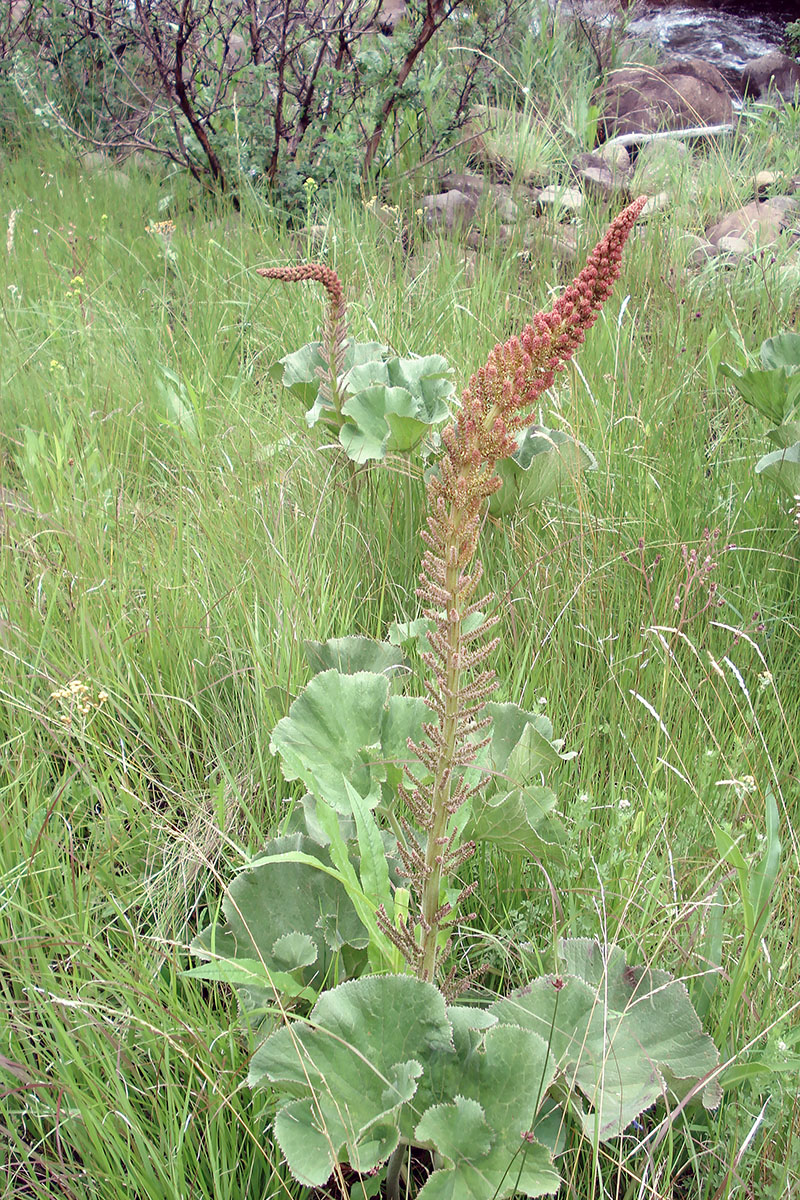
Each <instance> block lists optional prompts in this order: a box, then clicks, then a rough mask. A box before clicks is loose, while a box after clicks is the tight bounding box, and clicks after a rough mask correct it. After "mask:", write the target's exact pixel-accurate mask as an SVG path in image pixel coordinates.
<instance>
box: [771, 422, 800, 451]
mask: <svg viewBox="0 0 800 1200" xmlns="http://www.w3.org/2000/svg"><path fill="white" fill-rule="evenodd" d="M767 437H768V438H769V440H770V441H771V442H772V444H773V445H774V446H780V448H781V449H782V450H788V448H789V446H793V445H794V444H795V442H800V421H784V423H783V424H782V425H779V426H778V427H777V429H770V430H769V431H768V433H767Z"/></svg>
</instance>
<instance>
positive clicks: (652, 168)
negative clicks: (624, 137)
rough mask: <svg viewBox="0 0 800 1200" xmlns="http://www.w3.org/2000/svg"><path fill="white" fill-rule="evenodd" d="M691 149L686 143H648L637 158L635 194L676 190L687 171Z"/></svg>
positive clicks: (671, 141)
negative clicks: (677, 184)
mask: <svg viewBox="0 0 800 1200" xmlns="http://www.w3.org/2000/svg"><path fill="white" fill-rule="evenodd" d="M688 158H689V149H688V147H687V145H686V143H685V142H681V141H673V140H672V139H671V138H670V139H665V140H664V141H655V142H646V143H645V144H644V145H643V146H642V148H641V150H640V151H639V153H638V155H637V157H636V167H635V170H634V173H633V178H634V184H633V189H634V191H635V192H637V193H638V192H640V191H641V192H662V191H665V190H666V191H668V190H670V188H672V189H674V187H675V185H676V183H677V182H678V180H680V178H681V177H682V175H683V173H684V171H685V170H686V165H687V162H688Z"/></svg>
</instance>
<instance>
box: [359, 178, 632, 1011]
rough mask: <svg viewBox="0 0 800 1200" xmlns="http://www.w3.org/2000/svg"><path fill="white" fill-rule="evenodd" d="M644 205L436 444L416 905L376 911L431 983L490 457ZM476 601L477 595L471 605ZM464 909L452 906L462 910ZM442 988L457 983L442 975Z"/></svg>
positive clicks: (474, 723) (472, 750) (462, 747)
mask: <svg viewBox="0 0 800 1200" xmlns="http://www.w3.org/2000/svg"><path fill="white" fill-rule="evenodd" d="M644 203H645V197H640V198H639V199H638V200H636V201H635V202H634V203H633V204H631V205H629V206H628V208H626V209H624V210H623V212H621V213H620V214H619V216H618V217H617V218H616V219H615V220H614V221H613V222H612V224H611V225H610V226H609V228H608V230H607V232H606V234H605V236H604V237H603V238H602V240H601V241H600V242H599V243H598V245H597V246H596V247H595V249H594V250H593V252H592V254H591V256H590V257H589V261H588V262H587V264H586V266H585V267H584V269H583V270H582V271H581V273H580V275H578V277H577V278H576V279H575V280H574V282H573V283H572V284H571V285H570V286H569V287H568V288H567V289H566V291H565V292H564V294H563V295H562V296H561V297H560V299H558V300H557V301H556V303H555V304H554V305H553V307H552V308H551V310H550V311H549V312H546V313H537V314H536V315H535V316H534V318H533V320H532V321H531V323H530V325H526V326H525V328H524V329H523V330H522V332H521V334H520V335H519V336H518V337H513V338H511V339H510V340H509V341H507V342H504V343H502V344H498V345H497V346H495V347H494V349H493V350H492V351H491V353H490V354H489V358H488V361H487V363H486V365H485V366H483V367H481V368H480V369H479V370H478V371H477V372H476V374H475V375H473V376H472V378H471V379H470V381H469V384H468V386H467V387H466V388H465V389H464V392H463V395H462V399H461V406H460V408H459V410H458V414H457V416H456V418H455V420H454V421H453V423H452V424H451V425H449V426H448V427H447V428H446V429H445V431H444V433H443V434H442V441H443V443H444V454H443V456H442V459H441V461H440V463H439V466H438V472H437V473H436V474H434V475H433V476H432V477H431V479H430V481H429V483H428V521H427V529H426V530H425V531H424V532H423V534H422V537H423V540H424V542H425V545H426V551H425V554H424V556H423V561H422V570H421V574H420V586H419V588H418V589H417V595H418V596H419V597H420V599H421V600H422V602H423V605H424V609H423V611H424V613H425V615H426V616H427V617H429V618H431V619H432V620H433V622H434V624H435V628H434V630H433V631H432V632H431V633H430V634H429V635H428V636H429V640H430V645H431V650H430V651H429V652H428V653H426V654H423V656H422V657H423V659H424V661H425V664H426V666H427V667H428V670H429V673H430V678H429V679H428V680H426V683H425V687H426V689H427V692H428V702H429V704H430V706H431V707H432V709H433V711H434V713H435V720H433V721H431V722H430V723H428V724H426V725H425V726H424V738H423V740H422V742H421V743H420V744H419V745H417V744H414V743H409V750H410V751H411V754H412V755H413V756H414V757H415V758H417V759H418V760H419V761H421V762H422V763H423V764H424V766H425V767H426V768H427V775H428V778H429V782H426V783H423V784H420V783H419V781H418V780H417V779H416V778H415V777H414V775H413V774H412V773H411V771H409V772H408V781H409V782H408V788H407V789H406V791H405V792H404V795H405V799H406V803H407V804H408V807H409V810H410V812H411V815H412V816H413V818H414V820H415V822H416V824H417V826H418V827H419V829H420V831H421V832H422V834H423V836H422V837H421V838H420V837H419V836H418V835H417V834H416V833H415V831H414V830H413V829H412V827H411V826H410V824H408V823H406V824H405V825H404V831H405V834H406V840H405V843H404V844H401V845H400V855H401V858H402V861H403V867H404V870H405V873H406V875H407V877H408V879H409V884H410V888H411V890H412V892H413V894H414V898H415V902H416V903H415V912H414V916H413V918H412V919H411V920H409V921H408V922H403V921H402V920H398V921H397V922H392V921H390V920H389V918H388V916H387V914H386V913H385V912H379V914H378V918H379V921H380V924H381V927H382V928H383V930H384V932H385V933H386V934H387V936H389V937H390V938H391V939H392V941H393V942H394V944H395V945H396V946H397V947H398V948H399V949H400V950H401V952H402V953H403V955H404V956H405V958H406V960H407V961H408V962H409V964H410V966H411V967H412V969H413V970H414V972H415V973H416V974H417V975H418V977H419V978H421V979H424V980H428V981H431V982H437V981H438V976H439V973H440V965H441V963H442V961H443V960H444V959H445V958H446V956H447V953H448V945H446V944H445V945H443V944H442V943H443V940H444V938H445V937H446V934H443V933H442V931H443V930H445V929H446V928H447V927H448V926H449V925H451V924H452V923H453V920H454V912H453V910H454V909H455V908H456V907H457V906H459V905H462V904H463V902H464V901H465V900H466V899H467V898H468V896H469V894H470V892H471V891H472V890H473V887H474V885H470V886H467V887H465V888H464V889H463V890H462V891H461V893H460V894H459V895H458V897H457V898H456V900H455V901H454V902H452V903H449V902H447V901H446V900H444V899H443V896H442V885H443V880H445V879H446V878H447V876H449V875H451V874H452V873H453V872H454V871H456V870H457V869H458V868H459V867H460V866H461V865H462V864H463V863H464V862H465V861H466V860H467V859H468V858H469V857H470V855H471V854H472V853H473V852H474V848H475V847H474V844H473V843H470V842H461V843H459V841H458V839H457V837H456V833H455V830H454V822H453V820H452V818H453V816H454V814H455V813H456V812H457V810H458V809H459V808H460V806H461V805H462V804H463V803H464V801H465V800H466V799H467V798H468V797H469V796H470V795H471V794H472V791H473V790H475V789H474V788H471V787H470V785H469V784H468V782H467V780H466V778H465V770H464V769H465V768H466V767H468V766H470V764H473V763H474V762H475V759H476V756H477V753H478V751H479V750H480V748H481V747H482V746H484V745H486V744H487V742H488V737H483V735H484V733H485V731H486V730H487V727H488V724H489V718H488V717H486V716H485V715H484V707H485V704H486V700H487V697H488V696H490V695H491V693H492V692H493V691H494V687H495V674H494V671H493V670H491V668H488V667H487V666H486V660H487V659H488V657H489V656H490V655H491V653H492V652H493V650H494V649H495V648H496V646H497V643H498V639H497V638H495V639H493V640H487V639H486V634H487V633H488V632H489V630H490V629H491V627H492V626H493V625H494V623H495V621H496V620H497V618H496V617H495V618H489V619H488V620H486V621H484V622H483V623H482V624H480V625H479V627H478V628H476V629H474V630H472V631H471V632H467V631H465V629H464V622H465V621H466V619H467V618H468V617H470V616H471V615H472V614H474V613H475V612H476V611H477V610H478V608H479V604H478V603H476V602H475V601H474V600H473V597H474V596H475V592H476V589H477V587H478V584H479V583H480V579H481V575H482V567H481V564H480V562H478V561H476V560H475V551H476V547H477V543H478V535H479V531H480V525H481V519H482V516H483V513H484V508H485V503H486V500H487V499H488V497H489V496H491V495H492V493H493V492H495V491H496V490H497V489H498V488H499V487H500V479H499V478H498V476H497V475H496V474H495V466H496V464H497V462H498V460H500V459H502V458H505V457H507V456H508V455H510V454H512V453H513V452H514V450H515V449H516V444H517V443H516V436H515V435H517V434H518V433H519V431H521V430H522V429H525V428H526V427H527V426H528V425H529V424H530V422H531V421H532V420H533V419H534V416H535V413H534V412H533V407H534V405H535V404H536V402H537V400H538V399H539V397H540V396H541V394H542V392H544V391H545V390H546V389H547V388H549V387H550V386H551V384H552V383H553V380H554V378H555V374H556V372H557V371H559V370H561V369H562V368H563V367H564V365H565V364H566V362H567V361H568V360H569V359H570V358H571V357H572V355H573V354H574V353H575V351H576V350H577V349H578V347H579V346H580V345H581V343H582V342H583V340H584V337H585V334H586V330H587V329H589V327H590V326H591V325H592V324H594V321H595V320H596V319H597V316H598V314H599V312H600V309H601V308H602V307H603V305H604V304H605V302H606V300H607V299H608V298H609V296H610V295H611V291H612V288H613V286H614V283H615V282H616V280H617V277H618V276H619V272H620V263H621V257H622V250H623V247H624V245H625V242H626V241H627V238H628V236H629V234H630V232H631V229H632V228H633V225H634V222H635V221H636V219H637V217H638V216H639V214H640V213H641V211H642V208H643V206H644ZM486 602H487V598H486V597H484V599H483V601H482V602H481V607H482V606H484V605H485V604H486ZM482 738H483V740H482ZM478 786H480V784H479V785H478ZM470 916H471V914H464V913H463V912H462V913H461V917H460V919H461V920H467V919H470ZM444 986H445V987H446V988H449V990H450V991H452V992H454V991H456V990H457V985H456V984H455V981H454V978H453V977H452V974H451V976H448V978H447V979H446V980H445V981H444Z"/></svg>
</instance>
